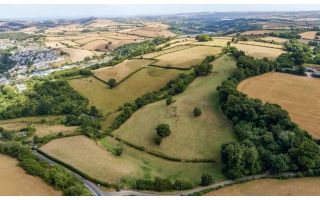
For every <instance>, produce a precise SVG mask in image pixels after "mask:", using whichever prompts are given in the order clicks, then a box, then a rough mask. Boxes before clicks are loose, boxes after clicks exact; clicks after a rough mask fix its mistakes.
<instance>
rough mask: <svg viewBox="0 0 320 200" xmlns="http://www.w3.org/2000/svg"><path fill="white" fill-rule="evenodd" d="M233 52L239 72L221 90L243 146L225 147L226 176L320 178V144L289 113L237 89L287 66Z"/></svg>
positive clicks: (226, 111)
mask: <svg viewBox="0 0 320 200" xmlns="http://www.w3.org/2000/svg"><path fill="white" fill-rule="evenodd" d="M228 51H229V53H230V54H231V55H232V56H233V57H235V58H236V60H237V69H236V70H235V71H234V72H233V74H232V75H231V76H230V77H229V78H228V80H226V81H224V82H223V83H222V85H221V86H219V87H218V88H217V90H218V93H219V104H220V106H221V109H222V111H223V112H224V114H225V115H226V116H227V117H228V118H229V119H230V120H231V121H232V122H233V126H234V131H235V134H236V135H237V137H238V139H239V142H232V143H227V144H224V145H222V148H221V159H222V167H223V172H224V174H225V175H226V176H227V177H228V178H232V179H234V178H239V177H243V176H247V175H253V174H259V173H262V172H272V173H281V172H289V171H291V172H292V171H294V172H303V173H305V172H308V173H309V174H320V154H319V153H320V148H319V145H318V144H317V142H316V141H314V140H313V139H312V138H311V136H310V135H309V134H308V133H307V132H306V131H304V130H301V129H300V128H299V127H298V126H297V124H295V123H294V122H292V121H291V119H290V117H289V115H288V112H287V111H285V110H283V109H281V107H280V106H278V105H275V104H270V103H263V102H262V101H261V100H258V99H252V98H248V97H247V95H245V94H243V93H241V92H239V91H238V90H237V85H238V84H239V83H240V82H241V81H243V80H245V79H247V78H249V77H253V76H257V75H260V74H263V73H266V72H270V71H274V70H276V69H278V68H281V63H279V62H278V60H276V61H271V60H269V59H266V58H265V59H254V58H253V57H249V56H246V55H245V53H244V52H243V51H238V50H237V49H236V48H234V47H230V48H229V49H228Z"/></svg>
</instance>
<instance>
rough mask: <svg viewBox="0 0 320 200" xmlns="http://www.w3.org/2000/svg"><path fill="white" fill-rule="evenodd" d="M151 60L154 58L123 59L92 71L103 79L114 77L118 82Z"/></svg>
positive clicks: (151, 61)
mask: <svg viewBox="0 0 320 200" xmlns="http://www.w3.org/2000/svg"><path fill="white" fill-rule="evenodd" d="M153 62H154V60H146V59H132V60H125V61H123V62H121V63H119V64H117V65H115V66H109V67H103V68H100V69H96V70H94V71H93V73H94V75H95V76H96V77H98V78H99V79H101V80H103V81H108V80H109V79H111V78H114V79H116V80H117V82H120V81H122V80H123V79H125V78H126V77H128V76H129V75H130V74H132V73H134V72H136V71H137V70H139V69H141V68H143V67H145V66H147V65H149V64H151V63H153Z"/></svg>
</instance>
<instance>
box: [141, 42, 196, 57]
mask: <svg viewBox="0 0 320 200" xmlns="http://www.w3.org/2000/svg"><path fill="white" fill-rule="evenodd" d="M191 47H192V46H188V45H179V46H174V47H170V48H167V49H165V50H162V51H156V52H152V53H148V54H144V55H142V57H143V58H156V57H158V56H161V55H164V54H168V53H171V52H176V51H180V50H183V49H188V48H191ZM139 57H140V56H139Z"/></svg>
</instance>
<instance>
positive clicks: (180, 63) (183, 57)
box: [154, 46, 221, 69]
mask: <svg viewBox="0 0 320 200" xmlns="http://www.w3.org/2000/svg"><path fill="white" fill-rule="evenodd" d="M220 51H221V48H220V47H210V46H196V47H192V48H188V49H185V50H182V51H177V52H173V53H169V54H164V55H161V56H158V57H157V58H156V59H157V60H159V61H157V62H156V63H154V65H157V66H162V67H170V66H171V67H176V68H181V69H188V68H190V67H192V66H194V65H197V64H199V63H201V61H202V60H203V59H204V58H205V57H206V56H210V55H217V54H219V53H220Z"/></svg>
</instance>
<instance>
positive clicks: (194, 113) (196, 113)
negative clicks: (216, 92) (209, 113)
mask: <svg viewBox="0 0 320 200" xmlns="http://www.w3.org/2000/svg"><path fill="white" fill-rule="evenodd" d="M201 114H202V111H201V109H200V108H199V107H194V109H193V116H195V117H199V116H200V115H201Z"/></svg>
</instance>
